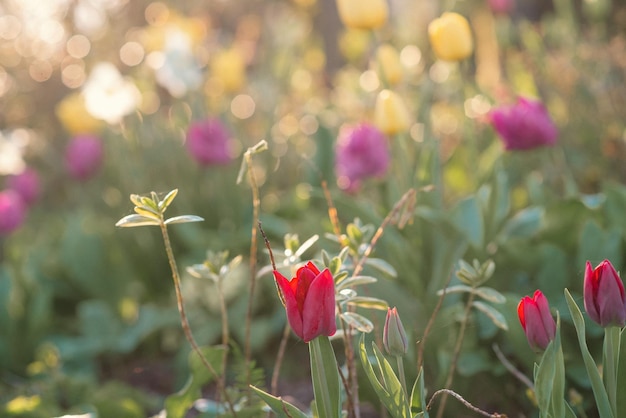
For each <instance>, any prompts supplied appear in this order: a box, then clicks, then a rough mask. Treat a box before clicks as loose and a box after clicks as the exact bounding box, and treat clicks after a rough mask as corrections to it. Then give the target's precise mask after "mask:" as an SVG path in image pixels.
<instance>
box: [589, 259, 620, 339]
mask: <svg viewBox="0 0 626 418" xmlns="http://www.w3.org/2000/svg"><path fill="white" fill-rule="evenodd" d="M583 293H584V296H583V299H584V304H585V310H586V311H587V315H589V317H590V318H591V319H593V320H594V321H595V322H597V323H598V324H600V326H602V327H608V326H618V327H623V326H624V325H625V324H626V296H625V295H624V284H623V283H622V280H621V279H620V277H619V275H618V274H617V271H615V268H613V265H612V264H611V262H610V261H609V260H604V261H603V262H602V263H600V264H599V265H598V266H597V267H596V268H595V269H592V268H591V263H590V262H589V261H587V265H586V268H585V280H584V291H583Z"/></svg>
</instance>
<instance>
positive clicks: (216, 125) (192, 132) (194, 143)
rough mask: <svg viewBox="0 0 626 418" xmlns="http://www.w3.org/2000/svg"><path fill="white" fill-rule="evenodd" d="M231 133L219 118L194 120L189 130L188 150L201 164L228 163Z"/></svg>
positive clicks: (230, 158) (229, 159)
mask: <svg viewBox="0 0 626 418" xmlns="http://www.w3.org/2000/svg"><path fill="white" fill-rule="evenodd" d="M229 138H230V134H229V133H228V131H227V130H226V127H225V126H224V125H223V124H222V122H221V121H220V120H219V119H207V120H203V121H196V122H192V123H191V125H190V126H189V130H188V131H187V143H186V145H187V150H188V151H189V153H190V154H191V156H192V157H193V158H194V159H195V160H196V161H197V162H198V163H199V164H201V165H203V166H207V165H215V164H228V163H229V162H230V161H231V160H232V157H231V154H230V145H229Z"/></svg>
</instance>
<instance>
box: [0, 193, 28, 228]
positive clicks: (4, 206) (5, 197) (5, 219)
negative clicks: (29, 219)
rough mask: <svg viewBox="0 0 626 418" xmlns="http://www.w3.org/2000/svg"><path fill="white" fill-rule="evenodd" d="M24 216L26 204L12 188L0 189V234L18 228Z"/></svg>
mask: <svg viewBox="0 0 626 418" xmlns="http://www.w3.org/2000/svg"><path fill="white" fill-rule="evenodd" d="M25 218H26V204H25V203H24V201H23V200H22V198H21V196H20V195H19V194H18V193H17V192H15V191H14V190H3V191H0V236H2V235H8V234H10V233H11V232H13V231H15V230H16V229H17V228H19V227H20V226H21V225H22V223H23V222H24V219H25Z"/></svg>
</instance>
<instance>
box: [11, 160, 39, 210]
mask: <svg viewBox="0 0 626 418" xmlns="http://www.w3.org/2000/svg"><path fill="white" fill-rule="evenodd" d="M7 187H8V188H9V189H11V190H13V191H15V192H16V193H17V194H19V195H20V197H21V198H22V200H23V201H24V203H26V205H27V206H30V205H32V204H33V203H34V202H35V201H36V200H37V198H38V197H39V193H40V191H41V189H40V183H39V174H37V172H36V171H35V170H33V169H32V168H27V169H26V170H24V171H22V172H21V173H19V174H15V175H13V176H10V177H9V178H8V179H7Z"/></svg>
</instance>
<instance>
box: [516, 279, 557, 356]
mask: <svg viewBox="0 0 626 418" xmlns="http://www.w3.org/2000/svg"><path fill="white" fill-rule="evenodd" d="M517 315H518V316H519V321H520V323H521V324H522V328H524V333H525V334H526V339H527V340H528V344H530V346H531V347H532V348H533V350H537V351H543V350H545V349H546V348H547V347H548V344H550V341H552V340H553V339H554V336H555V334H556V323H555V322H554V318H553V317H552V314H551V313H550V306H549V305H548V299H546V297H545V296H544V295H543V293H542V292H541V291H540V290H535V293H534V295H533V297H532V299H531V298H530V296H524V297H523V298H522V300H521V301H520V303H519V304H518V305H517Z"/></svg>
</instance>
